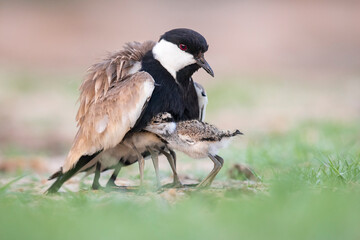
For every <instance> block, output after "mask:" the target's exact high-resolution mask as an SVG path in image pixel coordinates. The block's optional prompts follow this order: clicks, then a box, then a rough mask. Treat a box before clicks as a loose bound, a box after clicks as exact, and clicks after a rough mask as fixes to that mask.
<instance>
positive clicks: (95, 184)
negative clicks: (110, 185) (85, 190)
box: [91, 162, 102, 190]
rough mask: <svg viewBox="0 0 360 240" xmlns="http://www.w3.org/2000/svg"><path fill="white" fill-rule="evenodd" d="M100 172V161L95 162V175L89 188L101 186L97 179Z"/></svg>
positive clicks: (96, 188)
mask: <svg viewBox="0 0 360 240" xmlns="http://www.w3.org/2000/svg"><path fill="white" fill-rule="evenodd" d="M100 172H101V163H100V162H97V163H96V169H95V177H94V181H93V184H92V186H91V188H92V189H93V190H98V189H100V188H102V187H101V185H100V183H99V179H100Z"/></svg>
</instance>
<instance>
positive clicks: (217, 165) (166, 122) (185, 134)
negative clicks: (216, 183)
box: [145, 113, 242, 187]
mask: <svg viewBox="0 0 360 240" xmlns="http://www.w3.org/2000/svg"><path fill="white" fill-rule="evenodd" d="M145 130H147V131H149V132H153V133H155V134H157V135H158V136H159V137H161V138H162V139H163V140H165V141H166V142H167V145H168V146H169V147H170V148H172V149H175V150H178V151H181V152H183V153H185V154H187V155H189V156H190V157H192V158H196V159H200V158H206V157H209V158H210V159H211V160H212V161H213V162H214V169H213V170H212V171H211V173H210V174H209V175H208V176H207V177H206V178H205V179H204V180H203V181H202V182H201V183H200V184H199V187H205V186H209V185H210V184H211V182H212V181H213V179H214V178H215V176H216V174H217V173H218V172H219V171H220V169H221V167H222V165H223V162H224V161H223V159H222V158H221V157H220V156H218V155H217V153H218V152H219V150H220V149H221V148H224V147H225V146H226V145H227V144H228V143H229V140H230V139H231V138H232V137H234V136H236V135H241V134H242V133H241V132H240V131H239V130H235V131H233V132H231V131H222V130H219V129H218V128H217V127H215V126H214V125H211V124H209V123H205V122H201V121H198V120H188V121H181V122H177V123H176V122H175V121H174V119H173V118H172V116H171V114H170V113H160V114H158V115H156V116H155V117H153V119H152V120H151V122H150V123H149V125H148V126H147V127H146V128H145Z"/></svg>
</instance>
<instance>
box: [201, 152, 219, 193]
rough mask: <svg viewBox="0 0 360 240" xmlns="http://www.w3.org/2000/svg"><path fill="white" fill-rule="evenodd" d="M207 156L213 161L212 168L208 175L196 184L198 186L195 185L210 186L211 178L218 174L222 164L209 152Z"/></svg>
mask: <svg viewBox="0 0 360 240" xmlns="http://www.w3.org/2000/svg"><path fill="white" fill-rule="evenodd" d="M208 156H209V158H210V159H211V160H212V161H213V163H214V168H213V170H211V172H210V173H209V175H208V176H207V177H206V178H205V179H204V180H202V181H201V182H200V183H199V184H198V186H197V187H198V188H203V187H208V186H210V185H211V183H212V180H214V178H215V176H216V175H217V174H218V172H219V171H220V169H221V166H222V165H221V162H220V161H219V160H218V159H217V158H216V157H214V156H213V155H211V154H209V155H208Z"/></svg>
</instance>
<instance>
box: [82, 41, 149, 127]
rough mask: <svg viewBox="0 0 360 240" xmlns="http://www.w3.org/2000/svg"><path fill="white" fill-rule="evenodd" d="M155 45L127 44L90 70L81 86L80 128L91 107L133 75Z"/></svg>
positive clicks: (146, 43) (145, 43)
mask: <svg viewBox="0 0 360 240" xmlns="http://www.w3.org/2000/svg"><path fill="white" fill-rule="evenodd" d="M154 45H155V42H153V41H147V42H144V43H139V42H130V43H127V44H126V45H125V46H124V49H122V50H120V51H117V52H115V53H112V54H110V55H109V56H108V57H107V58H105V59H104V60H103V61H101V62H100V63H96V64H94V65H92V66H91V67H90V68H89V69H88V74H87V76H86V77H85V79H84V81H83V82H82V84H81V86H80V97H79V103H80V106H79V110H78V112H77V114H76V121H77V123H78V126H80V125H81V124H82V122H83V121H84V118H85V116H86V114H87V111H88V109H89V106H90V105H91V104H93V103H95V102H97V101H98V100H100V99H101V98H103V97H105V96H106V94H107V91H108V90H109V88H110V87H111V86H112V84H113V83H114V82H117V81H122V80H124V79H126V78H127V77H129V75H131V74H132V73H133V71H132V68H133V67H134V65H135V64H136V63H140V62H141V60H142V58H143V57H144V55H145V54H146V53H147V52H148V51H150V50H151V49H152V48H153V47H154Z"/></svg>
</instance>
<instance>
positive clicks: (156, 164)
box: [146, 147, 160, 187]
mask: <svg viewBox="0 0 360 240" xmlns="http://www.w3.org/2000/svg"><path fill="white" fill-rule="evenodd" d="M146 149H147V150H148V151H149V152H150V155H151V160H152V162H153V165H154V168H155V175H156V185H157V186H158V187H159V186H160V175H159V155H158V154H157V153H156V152H155V151H154V150H153V149H151V148H150V147H146Z"/></svg>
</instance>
